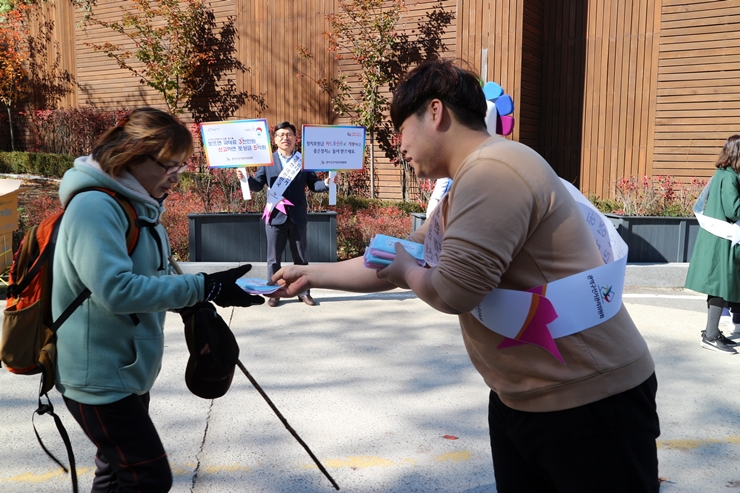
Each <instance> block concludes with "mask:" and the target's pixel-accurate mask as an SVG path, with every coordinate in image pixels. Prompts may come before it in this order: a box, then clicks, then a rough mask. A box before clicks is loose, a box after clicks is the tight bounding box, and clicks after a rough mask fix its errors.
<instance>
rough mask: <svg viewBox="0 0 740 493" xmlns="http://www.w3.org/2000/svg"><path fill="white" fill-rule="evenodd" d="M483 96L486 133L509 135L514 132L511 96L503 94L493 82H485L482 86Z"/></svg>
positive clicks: (501, 89)
mask: <svg viewBox="0 0 740 493" xmlns="http://www.w3.org/2000/svg"><path fill="white" fill-rule="evenodd" d="M483 94H484V95H485V97H486V104H487V105H488V111H486V127H487V128H488V133H489V134H491V135H494V134H499V135H509V134H510V133H511V132H513V131H514V116H513V114H514V101H513V100H512V99H511V96H509V95H508V94H504V89H503V88H502V87H501V86H500V85H498V84H497V83H495V82H486V83H485V84H484V85H483Z"/></svg>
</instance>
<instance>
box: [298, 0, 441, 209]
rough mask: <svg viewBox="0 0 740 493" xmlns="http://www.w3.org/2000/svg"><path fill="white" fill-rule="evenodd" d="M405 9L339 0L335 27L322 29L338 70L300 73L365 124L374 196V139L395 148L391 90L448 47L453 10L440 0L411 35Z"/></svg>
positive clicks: (386, 1) (389, 0) (370, 0)
mask: <svg viewBox="0 0 740 493" xmlns="http://www.w3.org/2000/svg"><path fill="white" fill-rule="evenodd" d="M406 10H407V5H406V2H405V1H404V0H338V11H337V12H335V13H331V14H329V15H327V20H328V21H329V25H330V27H331V30H330V31H327V32H325V33H324V36H325V37H326V40H327V43H328V51H329V52H330V53H332V54H333V55H334V58H335V59H336V60H337V61H338V62H339V63H338V69H337V72H338V73H337V74H336V75H326V74H325V73H321V72H320V71H316V72H317V73H316V74H315V75H309V74H308V73H307V72H306V71H300V72H299V73H298V76H300V77H308V78H309V79H311V80H313V81H314V82H316V84H317V85H318V86H319V88H320V89H321V90H322V91H323V92H325V93H326V94H328V95H329V98H330V100H331V103H332V107H333V110H334V112H335V113H336V114H337V115H339V116H347V117H349V118H350V121H351V122H352V124H353V125H362V126H364V127H366V129H367V132H368V134H369V137H370V138H369V150H370V159H369V161H370V196H371V197H374V196H375V183H374V182H375V164H376V163H375V143H376V140H377V141H379V142H380V145H381V148H382V149H384V150H385V151H386V155H387V156H389V157H390V156H392V155H393V154H394V152H395V146H394V144H393V129H392V125H391V124H390V121H389V119H388V116H387V115H388V107H389V103H390V99H389V97H390V91H391V90H393V89H394V87H395V85H396V84H397V83H398V81H399V80H400V78H401V76H402V75H403V74H404V73H405V72H406V70H407V69H408V68H409V67H410V66H411V65H412V64H413V63H415V62H419V61H421V60H424V59H431V58H437V57H438V56H439V54H440V53H442V52H443V51H446V49H447V48H446V46H445V45H444V43H443V42H442V38H441V36H442V33H443V32H444V30H445V28H446V27H447V26H448V25H449V24H450V23H451V21H452V19H453V15H454V14H452V13H450V12H447V11H445V9H444V7H443V6H442V4H441V3H439V4H438V5H436V6H435V7H434V8H433V9H432V10H431V11H430V12H429V13H427V17H426V20H424V21H421V22H419V24H418V27H417V30H411V31H410V34H411V36H410V35H409V33H405V32H404V31H403V30H402V26H401V25H400V21H401V16H402V15H403V13H404V12H406ZM417 31H418V36H414V34H415V33H416V32H417ZM298 53H299V56H300V57H301V59H302V60H303V61H305V62H308V63H309V64H310V63H311V62H312V60H313V58H314V55H313V53H311V52H309V51H308V49H306V48H305V47H303V46H298ZM348 68H349V69H350V70H346V69H348ZM357 69H359V70H357Z"/></svg>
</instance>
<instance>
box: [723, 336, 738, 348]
mask: <svg viewBox="0 0 740 493" xmlns="http://www.w3.org/2000/svg"><path fill="white" fill-rule="evenodd" d="M719 338H720V340H722V342H724V343H725V344H727V345H728V346H730V347H735V346H737V342H735V341H733V340H732V339H730V338H728V337H726V336H725V335H724V334H723V333H722V332H720V333H719Z"/></svg>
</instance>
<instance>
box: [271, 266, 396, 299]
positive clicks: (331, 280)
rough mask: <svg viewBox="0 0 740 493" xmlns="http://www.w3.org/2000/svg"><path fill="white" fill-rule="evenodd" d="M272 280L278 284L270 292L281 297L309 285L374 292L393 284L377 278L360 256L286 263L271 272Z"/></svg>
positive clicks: (288, 295) (391, 286)
mask: <svg viewBox="0 0 740 493" xmlns="http://www.w3.org/2000/svg"><path fill="white" fill-rule="evenodd" d="M272 281H273V283H275V284H279V285H280V286H282V287H281V288H280V289H279V290H278V291H276V292H275V293H273V294H272V295H271V296H273V297H276V296H279V297H284V298H290V297H291V296H296V295H298V294H300V293H302V292H304V291H306V290H308V289H311V288H319V289H336V290H338V291H350V292H354V293H376V292H378V291H388V290H391V289H395V288H396V287H397V286H396V285H395V284H393V283H391V282H389V281H387V280H385V279H380V278H378V275H377V272H376V271H375V270H373V269H368V268H367V267H365V266H364V264H363V258H362V257H357V258H353V259H350V260H344V261H342V262H331V263H322V264H310V265H288V266H285V267H283V268H282V269H280V270H279V271H277V272H276V273H275V274H274V275H273V276H272Z"/></svg>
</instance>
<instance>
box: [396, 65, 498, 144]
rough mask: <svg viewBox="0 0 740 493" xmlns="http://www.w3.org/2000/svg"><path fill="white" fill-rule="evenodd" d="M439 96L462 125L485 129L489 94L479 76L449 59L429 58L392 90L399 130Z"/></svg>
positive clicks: (420, 114)
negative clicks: (487, 96)
mask: <svg viewBox="0 0 740 493" xmlns="http://www.w3.org/2000/svg"><path fill="white" fill-rule="evenodd" d="M432 99H439V100H440V101H442V102H443V103H444V105H445V106H446V107H447V108H449V110H450V111H451V112H452V113H453V115H454V116H455V119H457V121H458V122H459V123H461V124H462V125H464V126H466V127H468V128H470V129H472V130H486V110H487V109H488V106H487V104H486V97H485V96H484V95H483V88H482V87H481V83H480V79H479V78H478V76H477V75H475V74H474V73H473V72H471V71H470V70H465V69H463V68H461V67H458V66H456V65H454V64H453V63H452V62H451V61H450V60H441V59H437V60H429V61H426V62H424V63H422V64H421V65H419V66H418V67H416V68H414V69H413V70H411V71H410V72H409V73H408V74H406V76H405V78H404V80H403V82H401V84H400V85H399V86H398V88H397V89H396V91H395V92H394V93H393V101H392V102H391V120H392V121H393V126H394V127H395V128H396V130H398V129H399V128H400V127H401V125H403V122H405V121H406V119H407V118H408V117H409V116H411V115H413V114H416V116H422V115H423V114H424V112H426V110H427V104H428V103H429V101H431V100H432Z"/></svg>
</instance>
